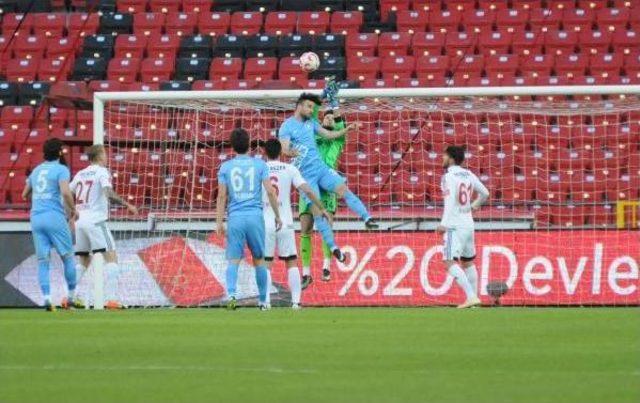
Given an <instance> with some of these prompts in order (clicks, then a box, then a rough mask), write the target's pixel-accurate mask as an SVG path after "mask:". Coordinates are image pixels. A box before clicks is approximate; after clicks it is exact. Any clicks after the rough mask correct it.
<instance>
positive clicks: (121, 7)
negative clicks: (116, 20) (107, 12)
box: [117, 0, 148, 14]
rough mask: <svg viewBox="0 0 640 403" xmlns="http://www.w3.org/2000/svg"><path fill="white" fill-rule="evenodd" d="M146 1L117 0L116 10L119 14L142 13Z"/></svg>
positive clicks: (144, 9) (145, 7) (145, 6)
mask: <svg viewBox="0 0 640 403" xmlns="http://www.w3.org/2000/svg"><path fill="white" fill-rule="evenodd" d="M147 2H148V0H118V4H117V10H118V12H120V13H130V14H136V13H144V12H145V11H146V9H147Z"/></svg>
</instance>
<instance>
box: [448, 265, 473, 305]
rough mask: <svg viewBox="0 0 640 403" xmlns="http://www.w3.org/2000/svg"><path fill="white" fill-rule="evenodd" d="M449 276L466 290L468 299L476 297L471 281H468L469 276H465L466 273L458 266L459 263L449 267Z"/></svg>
mask: <svg viewBox="0 0 640 403" xmlns="http://www.w3.org/2000/svg"><path fill="white" fill-rule="evenodd" d="M449 274H451V275H452V276H453V278H455V279H456V283H458V285H459V286H460V287H461V288H462V289H463V290H464V293H465V295H466V296H467V299H469V298H471V297H473V296H475V293H474V292H473V289H472V288H471V284H469V280H468V279H467V275H466V274H464V271H462V269H461V268H460V266H458V264H457V263H454V264H452V265H451V267H449Z"/></svg>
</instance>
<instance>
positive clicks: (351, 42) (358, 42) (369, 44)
mask: <svg viewBox="0 0 640 403" xmlns="http://www.w3.org/2000/svg"><path fill="white" fill-rule="evenodd" d="M377 47H378V35H376V34H371V33H361V34H359V35H347V37H346V49H347V54H348V55H349V56H350V57H351V56H354V57H363V56H369V57H372V56H375V54H376V48H377Z"/></svg>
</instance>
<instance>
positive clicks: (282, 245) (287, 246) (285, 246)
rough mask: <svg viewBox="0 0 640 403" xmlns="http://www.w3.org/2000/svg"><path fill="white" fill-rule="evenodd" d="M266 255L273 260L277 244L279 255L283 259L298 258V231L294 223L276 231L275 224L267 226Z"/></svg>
mask: <svg viewBox="0 0 640 403" xmlns="http://www.w3.org/2000/svg"><path fill="white" fill-rule="evenodd" d="M264 232H265V238H266V239H265V242H264V256H265V259H267V260H272V259H273V258H274V256H275V252H276V246H277V247H278V257H279V258H280V259H282V260H294V259H297V258H298V252H297V249H296V231H295V230H294V229H293V225H290V226H283V227H282V228H281V229H280V231H276V227H275V225H273V224H272V225H269V224H267V225H266V226H265V231H264Z"/></svg>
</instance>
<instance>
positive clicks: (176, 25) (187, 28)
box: [164, 13, 198, 36]
mask: <svg viewBox="0 0 640 403" xmlns="http://www.w3.org/2000/svg"><path fill="white" fill-rule="evenodd" d="M197 24H198V14H196V13H168V14H167V20H166V23H165V26H164V30H165V33H166V34H167V35H172V36H175V35H177V36H188V35H193V33H194V32H195V29H196V26H197Z"/></svg>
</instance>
